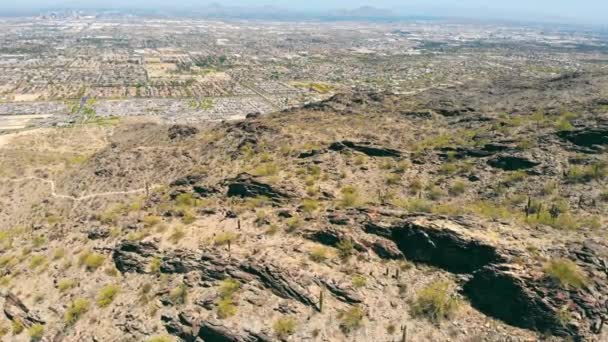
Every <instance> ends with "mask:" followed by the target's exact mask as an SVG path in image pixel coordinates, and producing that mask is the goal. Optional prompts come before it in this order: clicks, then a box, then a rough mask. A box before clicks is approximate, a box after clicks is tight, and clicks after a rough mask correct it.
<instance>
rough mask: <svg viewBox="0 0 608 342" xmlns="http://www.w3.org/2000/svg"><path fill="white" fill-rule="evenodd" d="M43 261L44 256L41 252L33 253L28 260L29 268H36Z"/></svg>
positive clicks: (44, 261) (44, 260)
mask: <svg viewBox="0 0 608 342" xmlns="http://www.w3.org/2000/svg"><path fill="white" fill-rule="evenodd" d="M44 263H46V256H44V255H42V254H35V255H33V256H32V259H31V260H30V268H31V269H33V270H35V269H36V268H38V267H40V266H42V265H43V264H44Z"/></svg>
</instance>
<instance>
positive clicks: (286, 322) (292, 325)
mask: <svg viewBox="0 0 608 342" xmlns="http://www.w3.org/2000/svg"><path fill="white" fill-rule="evenodd" d="M296 324H297V323H296V321H295V320H294V319H293V318H289V317H286V318H279V319H278V320H276V321H275V322H274V324H273V325H272V329H273V330H274V333H275V335H276V336H277V337H278V338H279V339H285V338H287V337H289V336H291V335H293V333H295V332H296Z"/></svg>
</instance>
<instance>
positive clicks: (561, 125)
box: [555, 119, 574, 131]
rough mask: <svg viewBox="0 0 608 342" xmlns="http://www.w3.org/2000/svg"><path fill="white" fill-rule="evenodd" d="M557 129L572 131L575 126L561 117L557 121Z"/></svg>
mask: <svg viewBox="0 0 608 342" xmlns="http://www.w3.org/2000/svg"><path fill="white" fill-rule="evenodd" d="M555 129H556V130H558V131H571V130H573V129H574V126H572V124H571V123H570V121H568V120H566V119H560V120H558V121H557V122H556V123H555Z"/></svg>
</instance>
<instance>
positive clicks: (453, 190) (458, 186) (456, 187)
mask: <svg viewBox="0 0 608 342" xmlns="http://www.w3.org/2000/svg"><path fill="white" fill-rule="evenodd" d="M466 190H467V185H466V183H464V182H462V181H457V182H455V183H454V184H452V186H451V187H450V189H449V190H448V193H449V194H450V195H451V196H460V195H462V194H464V192H465V191H466Z"/></svg>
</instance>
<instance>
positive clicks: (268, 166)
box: [251, 162, 279, 177]
mask: <svg viewBox="0 0 608 342" xmlns="http://www.w3.org/2000/svg"><path fill="white" fill-rule="evenodd" d="M278 173H279V167H278V166H277V164H275V163H274V162H268V163H262V164H260V165H258V166H257V167H256V168H254V169H253V170H252V171H251V174H253V175H254V176H258V177H269V176H276V175H277V174H278Z"/></svg>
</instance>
